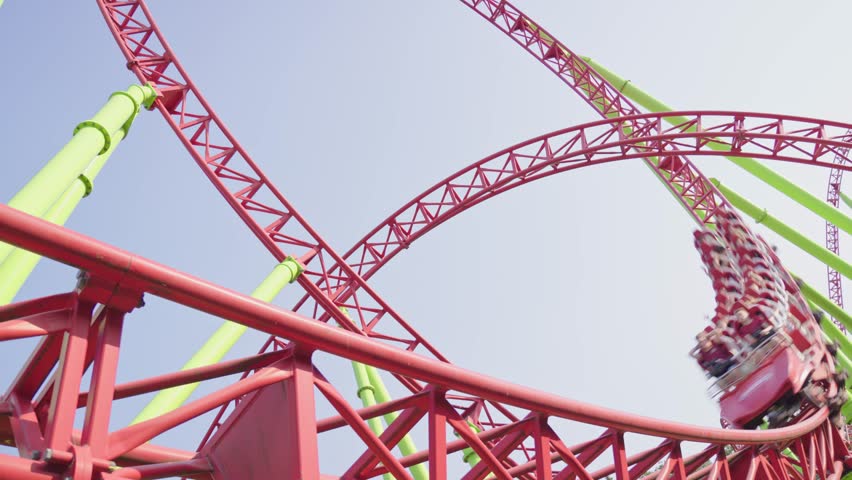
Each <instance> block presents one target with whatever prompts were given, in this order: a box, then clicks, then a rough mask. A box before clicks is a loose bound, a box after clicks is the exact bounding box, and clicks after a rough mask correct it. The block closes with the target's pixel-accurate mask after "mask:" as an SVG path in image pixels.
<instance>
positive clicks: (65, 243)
mask: <svg viewBox="0 0 852 480" xmlns="http://www.w3.org/2000/svg"><path fill="white" fill-rule="evenodd" d="M0 225H3V228H2V229H0V241H5V242H8V243H12V244H15V245H18V246H21V247H24V248H27V249H30V250H32V251H35V252H36V253H39V254H42V255H46V256H49V257H52V258H54V259H57V260H59V261H62V262H64V263H67V264H70V265H74V266H76V267H78V268H81V269H84V270H86V271H87V272H88V275H89V278H92V279H97V280H98V281H97V282H90V283H89V284H91V283H97V284H99V285H110V284H113V285H114V288H113V290H122V289H124V290H129V291H136V292H140V293H141V292H147V293H149V294H153V295H156V296H160V297H162V298H164V299H166V300H170V301H176V302H178V303H181V304H183V305H185V306H188V307H191V308H197V309H199V310H201V311H204V312H206V313H209V314H213V315H217V316H220V317H223V318H229V319H232V320H233V321H236V322H239V323H242V324H244V325H247V326H249V327H252V328H257V329H260V330H263V331H266V332H268V333H270V334H277V335H285V336H287V337H288V338H290V339H292V341H293V342H294V343H295V344H296V345H306V346H308V345H309V346H310V347H311V348H316V349H319V350H323V351H326V352H328V353H331V354H334V355H337V356H341V357H344V358H347V359H350V360H356V361H361V362H369V363H371V364H373V365H375V366H377V367H378V368H382V369H385V370H389V371H391V372H395V373H396V374H398V375H404V376H411V377H413V378H415V379H417V380H418V381H420V382H424V383H429V384H431V386H430V387H428V389H427V391H431V392H441V393H440V394H438V393H432V394H430V395H426V396H424V395H419V396H417V398H419V399H420V400H418V401H417V402H416V403H415V404H414V407H409V408H408V410H406V411H412V412H414V411H416V410H421V413H419V414H416V415H415V414H412V415H406V414H405V413H403V415H401V416H400V418H399V420H398V421H399V423H397V422H394V423H393V424H391V425H390V427H389V429H388V431H387V432H385V435H383V437H385V436H386V437H387V438H382V440H383V442H382V443H384V444H385V445H388V446H390V445H392V444H393V442H394V439H398V438H401V436H402V435H404V434H405V433H408V432H410V431H411V430H412V429H413V428H414V427H415V425H416V423H417V422H416V421H415V420H413V419H414V418H415V417H417V418H419V417H421V416H422V417H425V418H426V419H427V420H426V421H432V422H434V421H435V420H434V419H432V420H429V418H431V417H432V415H433V414H438V415H439V417H437V418H444V417H445V420H446V423H445V424H446V425H449V426H450V427H451V428H453V429H455V430H456V431H457V432H458V434H459V435H460V436H461V437H462V438H463V439H464V440H465V441H466V443H467V444H469V445H471V446H472V447H473V448H474V450H475V451H476V452H477V454H479V455H480V456H481V457H482V458H483V465H485V466H487V467H488V468H487V469H486V470H485V472H483V473H484V474H487V473H489V472H488V470H491V472H490V473H493V474H494V475H495V476H497V477H498V478H511V475H512V474H511V473H509V470H510V469H513V468H515V467H516V465H513V464H511V463H508V464H507V462H506V461H504V460H502V459H501V458H500V457H501V456H502V455H503V453H501V452H500V449H498V448H497V447H498V446H499V445H500V444H501V442H503V441H504V440H505V442H504V443H509V444H515V443H516V442H517V440H518V437H517V435H518V434H519V433H520V435H521V437H520V440H522V441H524V440H528V441H531V442H533V443H534V444H535V443H536V442H538V443H539V444H541V445H543V443H542V442H545V441H546V442H547V443H548V444H549V445H551V446H552V449H550V450H549V452H548V454H547V455H544V456H542V455H541V454H539V455H535V454H533V461H534V462H535V463H534V464H533V465H532V468H533V470H538V471H543V470H544V471H546V470H547V468H553V471H554V472H556V471H557V470H559V472H560V473H558V474H557V476H556V478H562V477H566V476H568V475H569V473H570V472H575V469H579V471H578V472H577V473H580V472H586V473H581V476H583V477H584V478H591V474H590V473H587V470H586V469H587V467H588V465H589V464H590V463H591V462H592V461H594V460H595V459H596V458H598V457H600V455H601V454H602V453H604V452H606V451H611V452H612V454H613V458H614V462H615V464H614V465H615V468H617V469H619V470H620V471H622V472H623V470H624V463H625V462H626V463H628V464H629V461H630V460H632V458H633V457H631V458H630V459H628V458H627V456H626V452H624V448H625V447H624V444H623V443H622V442H621V441H619V434H622V435H623V434H624V433H627V432H634V433H640V434H645V435H652V436H658V437H662V439H664V440H665V441H664V442H663V443H661V446H662V447H661V448H663V449H664V451H666V453H665V454H664V455H663V458H665V459H666V462H667V465H670V468H671V469H672V471H673V472H675V473H677V472H679V471H680V470H681V469H682V468H684V460H683V458H682V457H681V455H680V450H679V447H678V446H677V445H675V444H678V445H679V442H680V441H695V442H701V443H704V444H708V447H709V446H710V445H729V444H737V445H760V446H761V449H760V450H759V451H758V450H753V451H752V452H753V453H752V456H753V457H755V458H760V459H763V458H764V457H766V458H768V455H769V453H768V452H776V453H777V452H778V451H779V449H783V448H785V447H786V446H787V445H798V446H799V448H801V449H802V451H803V452H804V455H806V456H805V457H803V458H812V459H815V460H814V461H815V462H816V463H818V464H819V465H823V467H819V468H818V470H819V469H824V471H825V472H826V473H829V472H831V473H834V471H833V470H832V469H833V468H837V467H836V466H835V462H836V461H841V462H842V460H843V459H845V458H846V455H847V454H848V452H847V450H846V448H845V445H844V444H843V442H842V439H840V437H839V433H837V432H836V431H835V430H834V429H832V428H831V427H830V425H828V424H827V422H826V415H827V413H826V411H825V410H820V411H819V412H816V413H815V414H814V415H813V416H811V417H810V418H807V419H804V420H803V421H802V422H801V423H798V424H796V425H794V426H791V427H787V428H783V429H777V430H771V431H726V430H718V429H712V428H704V427H695V426H690V425H683V424H678V423H674V422H667V421H661V420H652V419H648V418H645V417H639V416H635V415H629V414H624V413H621V412H616V411H612V410H609V409H605V408H601V407H596V406H592V405H586V404H582V403H580V402H575V401H571V400H566V399H562V398H559V397H556V396H553V395H550V394H547V393H544V392H538V391H534V390H530V389H527V388H523V387H519V386H516V385H512V384H509V383H507V382H502V381H499V380H495V379H490V378H488V377H484V376H482V375H480V374H477V373H475V372H470V371H467V370H464V369H461V368H459V367H455V366H452V365H449V364H447V363H444V362H441V361H438V360H433V359H429V358H426V357H423V356H420V355H417V354H414V353H411V352H408V351H405V350H404V349H399V348H396V347H393V346H390V345H384V344H382V343H379V342H376V341H374V340H372V339H369V338H366V337H364V336H361V335H357V334H354V333H352V332H347V331H344V330H341V329H338V328H333V327H330V326H327V325H324V324H322V323H320V322H314V321H311V319H309V318H307V317H303V316H301V315H299V314H296V313H292V312H288V311H286V310H282V309H279V308H277V307H275V306H272V305H269V304H265V303H263V302H260V301H258V300H255V299H253V298H250V297H247V296H245V295H242V294H239V293H236V292H233V291H230V290H227V289H225V288H223V287H219V286H216V285H213V284H211V283H209V282H205V281H203V280H200V279H197V278H193V277H191V276H189V275H186V274H183V273H180V272H177V271H174V270H172V269H169V268H168V267H165V266H163V265H159V264H156V263H154V262H151V261H149V260H146V259H143V258H141V257H138V256H135V255H133V254H130V253H127V252H123V251H121V250H118V249H116V248H114V247H109V246H107V245H105V244H102V243H100V242H97V241H96V240H93V239H91V238H87V237H85V236H82V235H80V234H76V233H73V232H70V231H68V230H65V229H64V228H62V227H58V226H56V225H52V224H48V223H46V222H44V221H41V220H39V219H36V218H34V217H30V216H27V215H26V214H23V213H20V212H17V211H15V210H12V209H9V208H7V207H0ZM81 288H82V290H79V297H78V298H80V299H81V300H80V301H79V302H78V303H82V304H84V305H86V308H85V310H86V311H90V309H89V307H88V305H90V303H87V302H90V301H92V300H91V296H90V295H89V293H90V292H89V291H87V290H86V288H87V287H86V286H85V284H84V285H83V286H82V287H81ZM104 291H105V290H104ZM85 299H89V300H85ZM109 299H110V297H106V296H103V295H102V296H101V297H100V300H99V301H103V302H109ZM15 309H18V310H19V311H20V310H22V309H20V306H19V305H12V306H9V307H4V309H0V316H2V315H3V312H4V310H12V311H14V310H15ZM108 309H109V307H108V308H107V310H108ZM69 315H73V316H75V317H81V318H85V317H82V316H81V315H80V314H79V308H78V309H75V310H74V311H73V312H72V313H69ZM90 317H91V315H90ZM98 317H100V315H98V314H95V315H94V318H93V320H95V319H97V318H98ZM4 318H8V315H6V316H4ZM86 326H87V328H99V327H98V325H97V322H95V323H93V324H91V325H89V323H88V322H87V323H86ZM74 329H75V325H74V324H72V325H71V326H70V327H69V330H71V331H74ZM77 338H84V339H86V338H88V332H77ZM288 358H289V357H288ZM104 361H106V360H105V356H103V355H95V368H96V369H97V368H98V365H99V362H104ZM273 367H274V366H273ZM304 368H305V367H304V366H303V367H302V369H303V371H305V373H306V375H307V377H306V378H307V380H308V381H309V383H310V382H313V383H314V384H317V383H318V382H323V381H322V380H319V381H318V380H316V379H321V378H322V377H321V376H320V375H319V374H318V373H315V372H314V373H311V372H313V369H312V368H310V367H309V369H308V370H304ZM289 372H290V370H289V369H288V368H271V367H266V368H264V369H262V370H260V371H259V372H258V373H257V374H255V375H254V376H250V377H248V381H246V380H243V381H241V382H238V383H237V384H235V385H233V386H231V387H226V388H225V389H223V390H221V391H219V392H216V393H214V394H212V395H210V396H208V397H205V398H203V399H201V400H198V401H196V402H193V403H191V404H189V405H187V406H185V407H182V408H180V409H178V410H176V411H174V412H172V413H170V414H166V415H163V416H161V417H157V418H155V419H152V420H149V421H147V422H143V423H140V424H138V425H135V426H132V427H127V428H124V429H121V430H118V431H116V432H112V433H111V434H109V435H108V436H107V437H106V442H107V445H106V451H107V452H108V453H107V455H106V456H105V457H106V458H104V457H102V456H98V455H95V454H93V453H92V452H91V450H88V453H86V454H81V452H83V451H84V450H83V447H85V448H86V449H90V447H91V445H87V444H85V443H83V444H82V446H81V445H71V444H70V443H66V444H65V446H64V448H63V449H57V450H56V451H54V452H53V454H52V455H51V458H50V460H44V462H45V463H50V464H51V465H55V466H57V468H65V470H64V472H65V473H69V472H71V473H73V474H75V475H78V474H77V473H75V472H82V471H88V470H87V469H92V471H94V472H96V473H97V472H103V473H106V471H105V470H104V469H103V468H104V465H108V463H107V461H108V460H109V459H110V458H114V457H116V456H117V455H119V454H120V453H122V452H125V451H127V450H129V449H131V448H132V447H134V446H136V445H140V444H142V443H144V442H145V441H146V440H148V439H150V438H152V437H153V436H154V435H156V434H157V433H159V432H161V431H163V430H164V429H166V428H169V427H171V426H174V425H177V424H179V423H180V422H181V421H184V420H185V419H187V418H189V417H191V416H193V415H195V414H197V412H199V411H202V410H204V409H207V408H208V407H209V406H210V405H211V404H214V403H222V402H223V401H225V400H227V398H231V397H234V396H236V395H240V394H244V393H250V392H257V391H258V390H259V389H261V388H263V387H264V386H266V385H271V384H272V383H277V382H279V381H280V380H281V379H285V378H293V376H294V375H295V374H294V373H289ZM65 376H69V377H72V379H73V378H76V375H75V374H73V373H67V374H65V375H63V376H62V378H60V379H59V384H60V385H62V384H64V383H66V382H65V381H64V377H65ZM273 379H274V380H273ZM322 385H323V387H322V388H321V391H323V393H324V394H326V393H327V392H329V391H331V390H329V387H328V385H327V384H326V383H323V384H322ZM58 390H59V391H61V390H62V388H59V389H58ZM444 392H459V393H463V394H466V395H473V396H476V397H478V398H482V399H483V400H484V401H487V402H495V403H503V404H505V405H507V406H509V407H511V408H513V409H522V410H526V411H528V414H527V418H529V419H531V420H530V421H524V422H521V423H520V424H518V425H517V426H516V427H515V428H510V429H508V430H504V433H503V434H502V435H497V436H495V437H493V438H492V439H491V440H490V441H485V440H483V438H482V437H484V435H483V434H475V433H473V432H472V431H470V430H469V428H468V424H467V421H466V420H465V419H464V417H463V416H462V414H461V413H459V411H458V408H457V407H455V406H453V405H451V403H450V402H449V401H448V399H449V398H451V396H450V395H448V394H445V393H444ZM57 395H58V394H57ZM77 396H78V392H74V396H73V398H74V400H75V405H74V408H73V409H71V411H65V410H64V409H60V410H57V414H56V420H54V422H55V423H61V422H60V421H59V420H62V419H67V418H69V417H71V416H73V411H74V410H75V409H76V398H77ZM296 397H297V399H299V397H300V395H298V394H296ZM310 398H312V397H310ZM333 398H336V399H337V401H342V397H339V396H334V397H333ZM301 401H307V397H303V398H301ZM311 405H312V404H311ZM418 406H419V408H417V407H418ZM412 408H413V409H414V410H412ZM339 412H340V413H341V414H342V415H343V417H344V419H346V421H347V423H349V424H350V425H351V423H358V424H363V420H364V419H363V417H361V416H360V414H359V413H358V412H356V411H355V410H354V409H352V408H351V407H348V408H347V407H344V406H342V405H341V408H340V410H339ZM59 417H61V418H59ZM547 417H558V418H563V419H569V420H575V421H582V422H585V423H591V424H595V425H600V426H603V427H606V428H608V430H606V431H605V432H604V433H603V435H601V436H600V437H598V438H597V439H596V440H594V441H593V442H591V443H587V444H586V445H584V446H583V447H582V449H580V448H577V449H576V450H572V449H571V448H569V447H567V446H565V445H564V444H563V443H562V442H561V440H559V437H558V435H557V434H556V433H555V432H553V430H552V429H551V428H550V427H549V426H548V425H547V424H544V423H542V422H543V421H544V419H545V418H547ZM303 421H306V422H309V423H310V424H314V420H313V418H312V416H311V415H305V417H304V418H303ZM536 425H538V426H536ZM45 427H47V428H48V429H49V427H50V425H49V424H48V425H45ZM314 428H315V427H314ZM445 428H446V427H445ZM518 429H520V430H518ZM314 432H316V430H314ZM483 433H485V432H483ZM16 440H18V439H17V437H16ZM385 442H387V443H385ZM672 442H675V444H673V443H672ZM791 442H792V443H791ZM445 443H446V442H445ZM672 445H675V446H672ZM69 447H71V450H70V451H69V450H67V449H68V448H69ZM305 447H306V448H311V447H310V445H306V446H305ZM368 450H369V451H370V453H369V454H365V455H366V456H365V458H364V463H363V464H362V465H364V469H359V471H360V472H361V475H362V476H373V475H378V474H380V473H382V471H383V468H373V469H372V470H369V471H367V470H365V469H369V468H370V465H374V466H375V465H377V463H376V462H378V461H380V459H381V458H382V457H383V455H382V453H383V452H381V450H382V449H381V448H377V445H374V448H373V449H370V448H369V447H368ZM376 450H378V452H377V451H376ZM507 450H508V449H507ZM533 450H534V449H533ZM540 450H541V448H540ZM430 451H432V445H430ZM622 452H624V453H622ZM740 457H742V455H741V456H740ZM740 457H737V458H733V459H731V460H725V461H724V465H731V466H733V467H737V466H738V465H739V463H740V462H741V460H740ZM81 458H82V459H84V460H85V462H86V465H85V466H84V467H85V468H83V467H81V466H80V459H81ZM620 458H623V459H622V460H619V459H620ZM766 461H767V462H768V460H766ZM783 461H784V462H788V463H789V462H792V461H793V460H790V459H787V458H785V459H783ZM814 461H812V462H811V463H812V464H813V463H814ZM542 462H547V463H548V464H553V467H545V466H544V465H542ZM565 462H567V463H565ZM389 463H390V464H391V465H394V464H397V463H399V464H400V465H401V462H391V461H389ZM751 463H752V464H753V463H754V462H751ZM799 463H801V465H803V466H806V465H805V463H804V461H800V462H799ZM15 465H16V464H15ZM38 466H39V467H42V466H43V464H38ZM387 466H388V465H387V464H386V465H385V467H387ZM81 468H82V470H81ZM149 468H151V469H153V470H156V468H160V467H153V466H152V467H149ZM162 468H166V467H165V466H163V467H162ZM667 468H669V467H667ZM214 469H215V466H214ZM684 471H685V470H684ZM119 472H120V471H119ZM114 475H117V474H114ZM134 475H135V474H134ZM78 477H79V475H78ZM120 477H121V476H120V475H119V476H118V477H113V478H120ZM734 477H738V475H736V474H735V475H734ZM20 478H38V477H35V476H30V477H24V476H22V477H20ZM80 478H82V477H80ZM106 478H109V477H106ZM131 478H139V477H131ZM142 478H144V477H142ZM220 478H222V477H220ZM307 478H318V475H317V476H312V477H307ZM403 478H404V477H403ZM439 478H440V477H439Z"/></svg>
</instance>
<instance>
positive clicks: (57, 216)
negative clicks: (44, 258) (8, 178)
mask: <svg viewBox="0 0 852 480" xmlns="http://www.w3.org/2000/svg"><path fill="white" fill-rule="evenodd" d="M124 136H125V131H124V130H119V131H117V132H116V133H115V134H114V135H113V141H112V144H111V145H110V147H109V149H108V150H107V151H106V152H104V153H102V154H101V155H98V156H97V157H95V159H94V160H92V162H91V163H90V164H89V166H88V167H86V169H85V170H84V171H83V173H81V174H80V175H79V176H78V177H77V179H76V180H75V181H74V182H73V183H71V186H70V187H68V190H66V191H65V193H63V194H62V196H61V197H59V199H58V200H57V201H56V202H55V203H54V204H53V205H52V206H51V207H50V209H48V211H47V213H46V214H45V215H44V219H45V220H47V221H48V222H51V223H55V224H57V225H65V222H66V221H67V220H68V218H69V217H70V216H71V214H72V213H73V212H74V209H75V208H77V205H78V204H79V203H80V201H81V200H82V199H83V198H84V197H86V196H88V195H89V193H91V191H92V186H93V182H94V180H95V177H97V176H98V173H100V171H101V169H102V168H103V167H104V165H105V164H106V162H107V160H109V157H110V156H111V155H112V153H113V152H114V151H115V149H116V147H117V146H118V144H119V142H121V140H122V139H124ZM40 259H41V257H39V256H38V255H36V254H34V253H32V252H28V251H26V250H23V249H20V248H16V249H14V250H12V251H11V252H10V253H9V255H8V256H7V257H6V260H5V261H3V262H2V263H0V305H6V304H7V303H9V302H11V301H12V299H14V298H15V295H17V294H18V291H19V290H20V289H21V287H22V286H23V284H24V282H25V281H26V279H27V277H29V275H30V273H32V271H33V269H34V268H35V266H36V264H38V261H39V260H40Z"/></svg>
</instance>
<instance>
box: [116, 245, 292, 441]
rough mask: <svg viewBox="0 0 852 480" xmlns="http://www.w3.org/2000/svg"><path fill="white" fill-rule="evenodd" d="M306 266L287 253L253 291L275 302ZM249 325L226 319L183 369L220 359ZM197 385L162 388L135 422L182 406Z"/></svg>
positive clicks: (256, 295) (260, 298)
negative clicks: (287, 255)
mask: <svg viewBox="0 0 852 480" xmlns="http://www.w3.org/2000/svg"><path fill="white" fill-rule="evenodd" d="M302 270H303V268H302V266H301V265H300V264H299V262H298V261H297V260H296V259H294V258H293V257H287V259H285V260H284V261H283V262H281V263H279V264H278V265H276V266H275V268H274V269H273V270H272V273H270V274H269V276H267V277H266V279H264V280H263V282H262V283H261V284H260V285H259V286H258V287H257V288H256V289H255V290H254V292H252V294H251V296H252V297H254V298H256V299H258V300H263V301H264V302H271V301H272V300H273V299H274V298H275V296H276V295H278V293H279V292H280V291H281V289H283V288H284V286H285V285H287V284H288V283H292V282H293V281H295V280H296V278H297V277H298V276H299V274H301V273H302ZM246 329H247V327H246V326H245V325H241V324H239V323H234V322H229V321H225V322H224V323H223V324H222V326H221V327H219V328H218V329H217V330H216V331H215V332H213V335H211V336H210V338H208V339H207V341H206V342H205V343H204V345H203V346H202V347H201V348H200V349H199V350H198V351H197V352H196V353H195V355H193V356H192V358H191V359H189V361H188V362H186V364H185V365H184V366H183V368H182V369H181V370H189V369H191V368H197V367H203V366H206V365H212V364H214V363H216V362H218V361H219V360H221V359H222V357H224V356H225V354H226V353H228V351H229V350H230V349H231V347H233V346H234V344H235V343H236V342H237V340H239V338H240V337H241V336H242V335H243V334H244V333H245V332H246ZM196 388H198V383H190V384H186V385H181V386H179V387H173V388H168V389H166V390H161V391H160V392H158V393H157V395H156V396H155V397H154V398H153V399H152V400H151V401H150V402H149V403H148V405H146V406H145V408H144V409H143V410H142V411H141V412H140V413H139V415H137V416H136V418H134V419H133V422H131V425H133V424H136V423H139V422H144V421H145V420H148V419H151V418H154V417H156V416H159V415H163V414H164V413H168V412H170V411H172V410H174V409H176V408H178V407H179V406H181V405H182V404H183V403H184V402H186V400H187V399H188V398H189V396H190V395H192V392H194V391H195V389H196Z"/></svg>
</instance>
